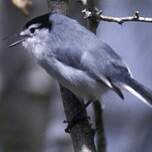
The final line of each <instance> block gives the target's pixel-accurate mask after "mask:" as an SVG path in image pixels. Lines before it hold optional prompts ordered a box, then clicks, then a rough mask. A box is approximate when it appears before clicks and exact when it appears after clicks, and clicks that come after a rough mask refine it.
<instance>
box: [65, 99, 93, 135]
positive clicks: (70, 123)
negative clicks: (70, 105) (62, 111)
mask: <svg viewBox="0 0 152 152" xmlns="http://www.w3.org/2000/svg"><path fill="white" fill-rule="evenodd" d="M92 102H93V101H91V100H90V101H88V102H87V103H86V104H85V105H84V106H83V108H82V109H81V110H80V111H78V112H77V113H76V114H75V115H74V117H73V118H72V120H71V121H64V123H68V126H67V127H66V129H65V132H66V133H70V132H71V130H72V128H73V127H74V126H75V125H76V124H78V123H79V122H80V121H83V120H85V119H90V117H88V116H83V115H82V113H83V112H84V111H85V110H86V108H87V107H88V106H89V105H90V104H91V103H92Z"/></svg>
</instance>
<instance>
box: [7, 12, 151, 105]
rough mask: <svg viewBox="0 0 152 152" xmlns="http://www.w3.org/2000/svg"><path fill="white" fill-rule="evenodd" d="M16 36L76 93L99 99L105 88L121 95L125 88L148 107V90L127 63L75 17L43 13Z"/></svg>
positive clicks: (46, 67) (42, 63) (43, 66)
mask: <svg viewBox="0 0 152 152" xmlns="http://www.w3.org/2000/svg"><path fill="white" fill-rule="evenodd" d="M19 37H20V40H19V41H16V42H14V43H12V44H10V45H9V47H13V46H15V45H17V44H20V43H22V45H23V47H25V48H26V49H27V50H28V52H30V53H32V54H33V56H34V57H35V58H36V60H37V62H38V64H39V65H40V66H41V67H42V68H44V69H45V70H46V71H47V73H48V74H49V75H51V76H52V77H53V78H55V79H56V80H57V81H58V82H59V83H60V84H62V85H63V86H64V87H65V88H67V89H69V90H70V91H71V92H73V93H74V94H75V95H76V96H77V97H81V98H83V99H85V100H87V101H96V100H100V98H101V97H102V95H103V94H104V93H106V92H107V91H110V90H112V91H114V92H115V93H116V94H117V95H118V96H119V97H120V98H121V99H124V94H123V92H122V90H127V91H128V92H130V93H131V94H133V95H134V96H136V97H137V98H139V99H140V100H141V101H142V102H143V103H145V104H146V105H148V106H149V107H152V91H151V90H150V89H149V88H147V87H145V86H144V85H143V84H141V83H139V82H138V81H137V80H135V78H134V77H133V76H132V73H131V72H130V69H129V68H128V66H127V64H126V63H125V62H124V61H123V59H122V58H121V56H119V55H118V54H117V53H116V52H115V51H114V50H113V49H112V48H111V47H110V46H109V45H108V44H106V43H105V42H103V41H102V40H101V39H99V38H98V37H97V35H95V34H94V33H93V32H91V31H89V30H88V29H87V28H85V27H83V26H82V25H80V23H79V22H77V21H76V20H74V19H72V18H70V17H67V16H64V15H62V14H58V13H47V14H44V15H41V16H38V17H35V18H33V19H31V20H30V21H28V22H27V23H26V24H25V25H24V27H23V29H22V30H21V31H20V33H19Z"/></svg>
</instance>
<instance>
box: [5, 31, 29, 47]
mask: <svg viewBox="0 0 152 152" xmlns="http://www.w3.org/2000/svg"><path fill="white" fill-rule="evenodd" d="M29 37H31V36H30V35H29V34H27V33H26V31H23V32H20V33H19V34H16V36H15V39H16V40H15V41H14V42H13V43H11V44H9V45H8V48H10V47H14V46H16V45H18V44H20V43H22V42H24V41H25V40H26V39H27V38H29Z"/></svg>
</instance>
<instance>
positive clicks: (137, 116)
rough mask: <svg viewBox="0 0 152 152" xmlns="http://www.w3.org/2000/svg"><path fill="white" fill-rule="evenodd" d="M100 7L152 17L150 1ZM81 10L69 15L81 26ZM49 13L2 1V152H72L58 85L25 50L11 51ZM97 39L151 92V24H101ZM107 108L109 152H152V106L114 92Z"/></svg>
mask: <svg viewBox="0 0 152 152" xmlns="http://www.w3.org/2000/svg"><path fill="white" fill-rule="evenodd" d="M96 6H97V7H98V8H100V9H102V10H103V12H104V14H105V15H110V16H118V17H119V16H120V17H121V16H129V15H132V14H133V13H134V12H135V11H136V10H139V11H140V15H141V16H147V17H152V1H151V0H144V1H143V0H98V1H97V5H96ZM81 9H82V8H81V7H80V5H79V4H76V3H74V2H73V3H72V4H71V6H70V15H71V16H72V17H73V18H75V19H77V20H79V21H80V22H82V21H83V18H82V14H81V13H80V11H81ZM46 12H48V6H47V1H45V0H43V1H42V0H33V3H32V7H31V9H30V11H29V15H28V16H27V15H24V14H23V13H22V12H21V10H19V9H17V8H16V7H15V6H14V5H13V4H12V3H11V1H10V0H5V1H4V0H0V152H61V151H62V152H72V151H73V148H72V143H71V140H70V136H69V135H68V134H66V133H65V132H64V128H65V127H66V125H65V124H63V123H62V121H63V120H65V116H64V110H63V106H62V101H61V97H60V92H59V88H58V84H57V82H56V81H55V80H54V79H52V78H51V77H50V76H49V75H48V74H47V73H46V72H45V71H44V70H43V69H42V68H41V67H39V66H38V65H37V63H36V61H35V59H34V58H33V57H32V55H31V54H29V53H28V52H26V51H25V50H24V48H23V47H21V46H16V47H14V48H11V49H8V48H7V45H8V42H9V41H10V42H12V41H13V34H14V33H16V32H17V31H20V29H21V28H22V26H23V25H24V23H25V22H26V21H27V20H29V19H31V18H32V17H35V16H38V15H40V14H44V13H46ZM83 22H84V21H83ZM97 35H98V37H99V38H100V39H102V40H104V41H105V42H107V43H108V44H109V45H110V46H111V47H112V48H113V49H114V50H115V51H116V52H117V53H119V54H120V55H121V56H122V57H123V58H124V59H125V61H126V62H127V63H128V65H129V67H130V69H131V71H132V73H133V76H134V77H135V78H136V79H137V80H138V81H140V82H141V83H143V84H144V85H146V86H147V87H149V88H151V89H152V42H151V41H152V24H149V23H133V22H129V23H124V24H123V25H122V26H120V25H118V24H116V23H108V22H101V23H100V25H99V27H98V29H97ZM7 36H9V37H8V38H7V39H5V40H4V39H3V38H4V37H7ZM11 36H12V37H11ZM102 104H103V105H104V127H105V131H106V140H107V152H122V151H123V152H143V151H144V152H151V151H152V131H151V129H152V110H151V109H150V108H149V107H147V106H146V105H144V104H142V103H141V102H139V100H138V99H136V98H135V97H133V96H132V95H130V94H128V93H126V92H125V101H122V100H121V99H119V97H117V96H116V95H115V94H114V93H112V92H110V93H108V94H107V95H105V96H104V97H103V99H102ZM88 110H90V111H91V107H90V108H89V109H88Z"/></svg>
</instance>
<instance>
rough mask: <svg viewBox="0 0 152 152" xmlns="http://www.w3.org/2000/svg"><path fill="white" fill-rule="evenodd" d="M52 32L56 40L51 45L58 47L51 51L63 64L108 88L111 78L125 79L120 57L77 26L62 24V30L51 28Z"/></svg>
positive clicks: (84, 29)
mask: <svg viewBox="0 0 152 152" xmlns="http://www.w3.org/2000/svg"><path fill="white" fill-rule="evenodd" d="M70 21H71V22H73V21H72V20H70ZM65 23H67V22H65ZM68 23H69V22H68ZM68 26H69V27H68ZM59 28H60V30H59ZM69 29H70V30H69ZM58 31H60V33H58ZM53 32H54V33H55V34H56V36H55V37H56V39H57V40H54V43H55V41H58V46H59V47H58V48H56V49H54V50H55V51H54V54H55V57H56V59H58V60H59V61H60V62H62V63H63V64H66V65H68V66H71V67H74V68H77V69H79V70H82V71H85V72H86V73H88V75H90V76H91V77H93V78H94V79H96V80H97V81H99V82H101V83H104V84H105V85H107V86H108V87H110V88H114V84H113V83H111V82H112V81H113V78H114V77H115V78H116V77H120V76H122V75H129V71H128V68H127V66H126V65H125V64H124V63H123V61H122V60H121V57H120V56H119V55H117V54H116V53H115V52H114V51H113V50H112V48H111V47H110V46H108V45H107V44H105V43H104V42H102V41H100V40H99V39H98V38H97V36H96V35H95V34H93V33H92V32H90V31H88V30H87V29H86V28H84V27H82V26H81V25H80V24H78V23H77V22H75V21H74V22H73V23H72V24H66V26H64V28H63V25H62V26H61V27H60V25H59V24H58V28H57V29H56V31H55V28H54V31H53ZM53 38H54V35H53ZM59 43H60V44H59ZM61 46H62V48H61Z"/></svg>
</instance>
